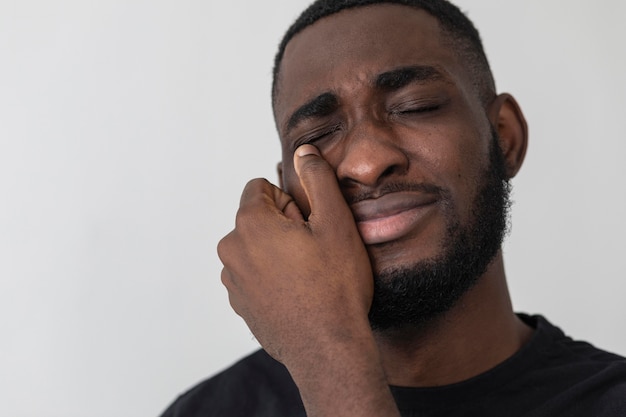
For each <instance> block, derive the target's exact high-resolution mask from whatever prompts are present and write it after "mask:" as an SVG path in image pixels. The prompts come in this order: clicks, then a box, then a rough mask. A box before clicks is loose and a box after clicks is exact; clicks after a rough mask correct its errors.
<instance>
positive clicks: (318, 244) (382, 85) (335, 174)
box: [218, 5, 531, 417]
mask: <svg viewBox="0 0 626 417" xmlns="http://www.w3.org/2000/svg"><path fill="white" fill-rule="evenodd" d="M321 45H323V47H320V46H321ZM459 59H460V58H458V55H457V54H455V53H454V51H453V50H451V49H450V46H449V44H447V43H446V42H445V41H444V38H443V35H442V33H441V31H440V29H439V26H438V23H437V21H436V19H434V18H433V17H431V16H430V15H428V14H427V13H425V12H423V11H419V10H415V9H412V8H407V7H405V6H398V5H377V6H372V7H366V8H357V9H352V10H348V11H344V12H341V13H338V14H336V15H332V16H329V17H327V18H324V19H321V20H320V21H318V22H316V23H315V24H313V25H311V26H310V27H308V28H306V29H304V30H303V31H302V32H301V33H300V34H298V35H297V36H296V37H294V39H292V41H291V42H290V43H289V45H288V46H287V49H286V52H285V56H284V59H283V62H282V66H281V69H280V73H281V77H280V82H279V86H278V88H279V89H278V95H277V101H276V103H275V117H276V122H277V126H278V130H279V133H280V136H281V143H282V149H283V162H282V163H281V164H280V165H279V174H280V178H281V188H280V189H279V188H278V187H275V186H273V185H271V184H270V183H268V182H267V181H265V180H262V179H257V180H253V181H251V182H250V183H249V184H248V185H247V186H246V188H245V190H244V192H243V195H242V197H241V206H240V209H239V211H238V213H237V218H236V227H235V229H234V230H233V231H232V232H231V233H230V234H229V235H227V236H226V237H225V238H224V239H222V241H221V242H220V244H219V246H218V253H219V256H220V259H221V260H222V262H223V264H224V269H223V271H222V282H223V283H224V285H225V286H226V287H227V289H228V292H229V297H230V302H231V305H232V306H233V308H234V310H235V311H236V312H237V313H238V314H239V315H241V316H242V317H243V318H244V320H245V321H246V323H247V324H248V326H249V327H250V329H251V331H252V332H253V333H254V335H255V336H256V338H257V339H258V341H259V342H260V343H261V345H262V346H263V347H264V348H265V349H266V350H267V351H268V353H269V354H270V355H272V356H273V357H274V358H276V359H277V360H279V361H281V362H282V363H283V364H285V366H286V367H287V368H288V369H289V371H290V373H291V375H292V377H293V378H294V381H295V382H296V384H297V385H298V387H299V389H300V393H301V395H302V399H303V402H304V405H305V408H306V411H307V415H309V416H331V415H332V416H361V417H362V416H398V415H399V412H398V410H397V409H396V406H395V403H394V401H393V398H392V396H391V393H390V391H389V388H388V385H389V384H392V385H399V386H439V385H445V384H451V383H455V382H459V381H463V380H465V379H468V378H471V377H473V376H476V375H478V374H480V373H482V372H485V371H487V370H489V369H491V368H493V367H494V366H496V365H497V364H499V363H501V362H502V361H504V360H505V359H507V358H508V357H510V356H511V355H513V354H514V353H515V352H516V351H517V350H519V348H520V347H521V346H522V345H523V344H524V343H525V342H526V341H527V340H528V338H529V336H530V333H531V330H530V329H528V328H527V327H526V326H525V325H524V324H522V323H521V321H519V319H518V318H517V317H516V316H515V315H514V313H513V310H512V307H511V301H510V297H509V294H508V290H507V285H506V279H505V273H504V267H503V262H502V254H501V252H499V253H498V254H497V255H496V257H495V259H494V260H493V261H492V262H491V264H490V265H489V267H488V268H487V271H486V272H485V273H484V274H483V275H482V276H481V277H480V278H479V280H478V283H477V284H476V285H475V286H474V287H473V288H472V289H470V290H469V291H468V292H467V293H466V294H465V295H464V296H463V297H462V298H461V300H459V302H458V303H457V304H456V305H455V306H454V307H453V308H452V309H450V310H449V311H448V312H446V313H445V314H444V315H443V316H442V317H441V318H439V319H437V320H435V321H433V323H432V324H431V325H430V326H428V327H427V328H426V329H420V330H419V331H417V330H415V329H411V328H401V329H392V330H388V331H384V332H373V331H372V329H371V328H370V325H369V321H368V311H369V308H370V305H371V300H372V294H373V284H372V282H373V275H374V274H375V273H378V272H380V271H383V270H385V269H388V268H391V267H394V266H397V265H411V264H414V263H415V262H419V261H420V260H425V259H430V258H432V257H434V256H437V255H438V254H439V253H440V252H441V250H442V247H441V241H442V237H443V236H444V234H445V229H446V225H447V221H448V220H449V219H448V218H447V217H446V216H445V215H444V214H443V208H442V204H443V203H441V202H440V201H439V200H438V199H437V197H436V196H435V195H434V194H429V193H428V192H427V191H425V190H424V189H421V188H419V189H416V190H414V191H403V192H402V193H393V192H387V191H386V192H385V193H383V192H382V191H381V190H383V189H384V187H385V185H386V184H391V183H394V182H395V183H398V182H401V183H411V184H432V185H434V186H437V187H440V188H443V189H445V190H447V191H448V192H449V195H450V196H451V199H452V201H453V203H454V204H453V207H454V216H455V218H456V219H457V220H458V221H459V222H461V223H466V222H468V221H469V218H470V216H471V210H470V208H471V204H472V201H473V199H474V197H475V196H476V194H477V183H478V179H479V178H480V176H481V173H482V172H484V170H485V167H486V166H487V162H488V150H489V143H490V142H489V141H490V140H491V130H490V127H491V126H493V127H495V128H496V129H497V131H498V133H499V137H500V143H499V145H500V147H501V149H502V151H503V154H504V156H505V161H506V166H507V174H508V176H509V177H513V176H514V175H515V174H516V173H517V171H518V170H519V168H520V166H521V164H522V161H523V159H524V153H525V150H526V141H527V130H526V124H525V121H524V118H523V116H522V113H521V111H520V109H519V107H518V106H517V103H516V102H515V100H514V99H513V98H512V97H511V96H510V95H507V94H503V95H499V96H495V95H494V97H493V98H492V99H491V100H490V101H489V103H487V104H485V103H483V102H482V101H481V99H480V94H479V93H480V92H478V91H476V90H475V87H474V86H473V84H472V82H471V81H472V80H471V78H470V76H469V74H467V72H466V71H465V69H464V68H465V66H464V65H463V64H464V63H463V62H460V61H459ZM406 68H409V69H410V70H408V71H404V70H403V69H406ZM416 68H417V70H416ZM399 69H400V71H399ZM403 71H404V72H403ZM407 73H409V75H410V76H408V77H407V76H406V74H407ZM407 79H409V81H407ZM383 194H385V195H383ZM395 194H398V195H395ZM359 196H361V197H362V196H367V198H366V199H365V200H364V201H365V203H361V204H362V205H365V206H366V209H365V210H364V209H363V207H359V205H358V204H357V203H356V201H357V200H358V199H359V198H360V197H359ZM379 197H382V198H379ZM388 200H389V201H391V203H389V201H388ZM368 204H369V206H368ZM398 205H401V206H402V207H403V209H406V210H405V211H401V212H400V213H397V211H398V210H397V206H398ZM390 207H393V210H392V209H390ZM374 209H376V210H378V211H376V210H374ZM363 210H364V211H365V213H366V215H365V217H367V216H368V215H371V213H372V212H376V213H379V214H376V215H373V216H371V217H372V218H371V219H370V218H365V219H364V218H363ZM355 218H356V221H355ZM365 220H371V221H370V222H367V221H365Z"/></svg>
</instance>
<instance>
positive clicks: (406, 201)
mask: <svg viewBox="0 0 626 417" xmlns="http://www.w3.org/2000/svg"><path fill="white" fill-rule="evenodd" d="M437 201H438V198H437V195H435V194H424V193H416V192H394V193H389V194H385V195H383V196H381V197H378V198H375V199H367V200H362V201H359V202H358V203H355V204H352V205H351V207H350V208H351V209H352V213H353V214H354V219H355V221H356V225H357V228H358V230H359V233H360V234H361V238H362V239H363V242H364V243H365V244H366V245H375V244H380V243H386V242H391V241H394V240H397V239H400V238H402V237H404V236H406V235H409V234H410V233H411V232H413V231H414V230H415V229H417V228H418V227H419V225H420V224H421V223H422V222H423V221H424V220H425V218H426V217H427V216H428V214H429V213H430V212H432V211H433V210H434V208H435V206H436V203H437Z"/></svg>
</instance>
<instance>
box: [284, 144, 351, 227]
mask: <svg viewBox="0 0 626 417" xmlns="http://www.w3.org/2000/svg"><path fill="white" fill-rule="evenodd" d="M293 165H294V168H295V170H296V174H297V175H298V178H299V179H300V184H301V185H302V188H303V189H304V193H305V194H306V197H307V199H308V200H309V207H311V215H310V216H309V223H310V224H311V225H312V226H314V225H315V224H316V223H317V224H320V223H330V224H331V225H336V224H344V223H346V222H350V223H352V224H354V218H353V216H352V212H351V211H350V209H349V207H348V205H347V203H346V200H345V199H344V197H343V194H342V193H341V190H340V188H339V184H338V182H337V177H336V175H335V171H334V170H333V168H332V167H331V166H330V165H329V164H328V162H326V161H325V160H324V158H322V156H321V155H320V153H319V150H318V149H317V148H316V147H315V146H313V145H302V146H300V147H299V148H298V149H296V152H295V153H294V156H293Z"/></svg>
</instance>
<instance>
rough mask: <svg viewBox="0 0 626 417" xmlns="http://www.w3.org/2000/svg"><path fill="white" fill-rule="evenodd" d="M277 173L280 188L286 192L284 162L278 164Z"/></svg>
mask: <svg viewBox="0 0 626 417" xmlns="http://www.w3.org/2000/svg"><path fill="white" fill-rule="evenodd" d="M276 172H277V173H278V185H279V186H280V189H281V190H284V189H285V187H284V184H283V163H282V161H281V162H279V163H278V164H276Z"/></svg>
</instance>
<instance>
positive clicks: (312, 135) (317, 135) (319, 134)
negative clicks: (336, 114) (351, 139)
mask: <svg viewBox="0 0 626 417" xmlns="http://www.w3.org/2000/svg"><path fill="white" fill-rule="evenodd" d="M340 129H341V124H335V125H330V126H321V127H319V128H316V129H313V130H310V131H308V132H307V133H305V134H303V135H300V136H299V137H298V138H297V139H296V140H294V141H293V142H292V147H293V150H294V151H295V150H296V149H297V148H298V147H299V146H301V145H304V144H309V143H315V142H317V141H319V140H321V139H324V138H325V137H326V136H329V135H332V134H333V133H335V132H337V131H338V130H340Z"/></svg>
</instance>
